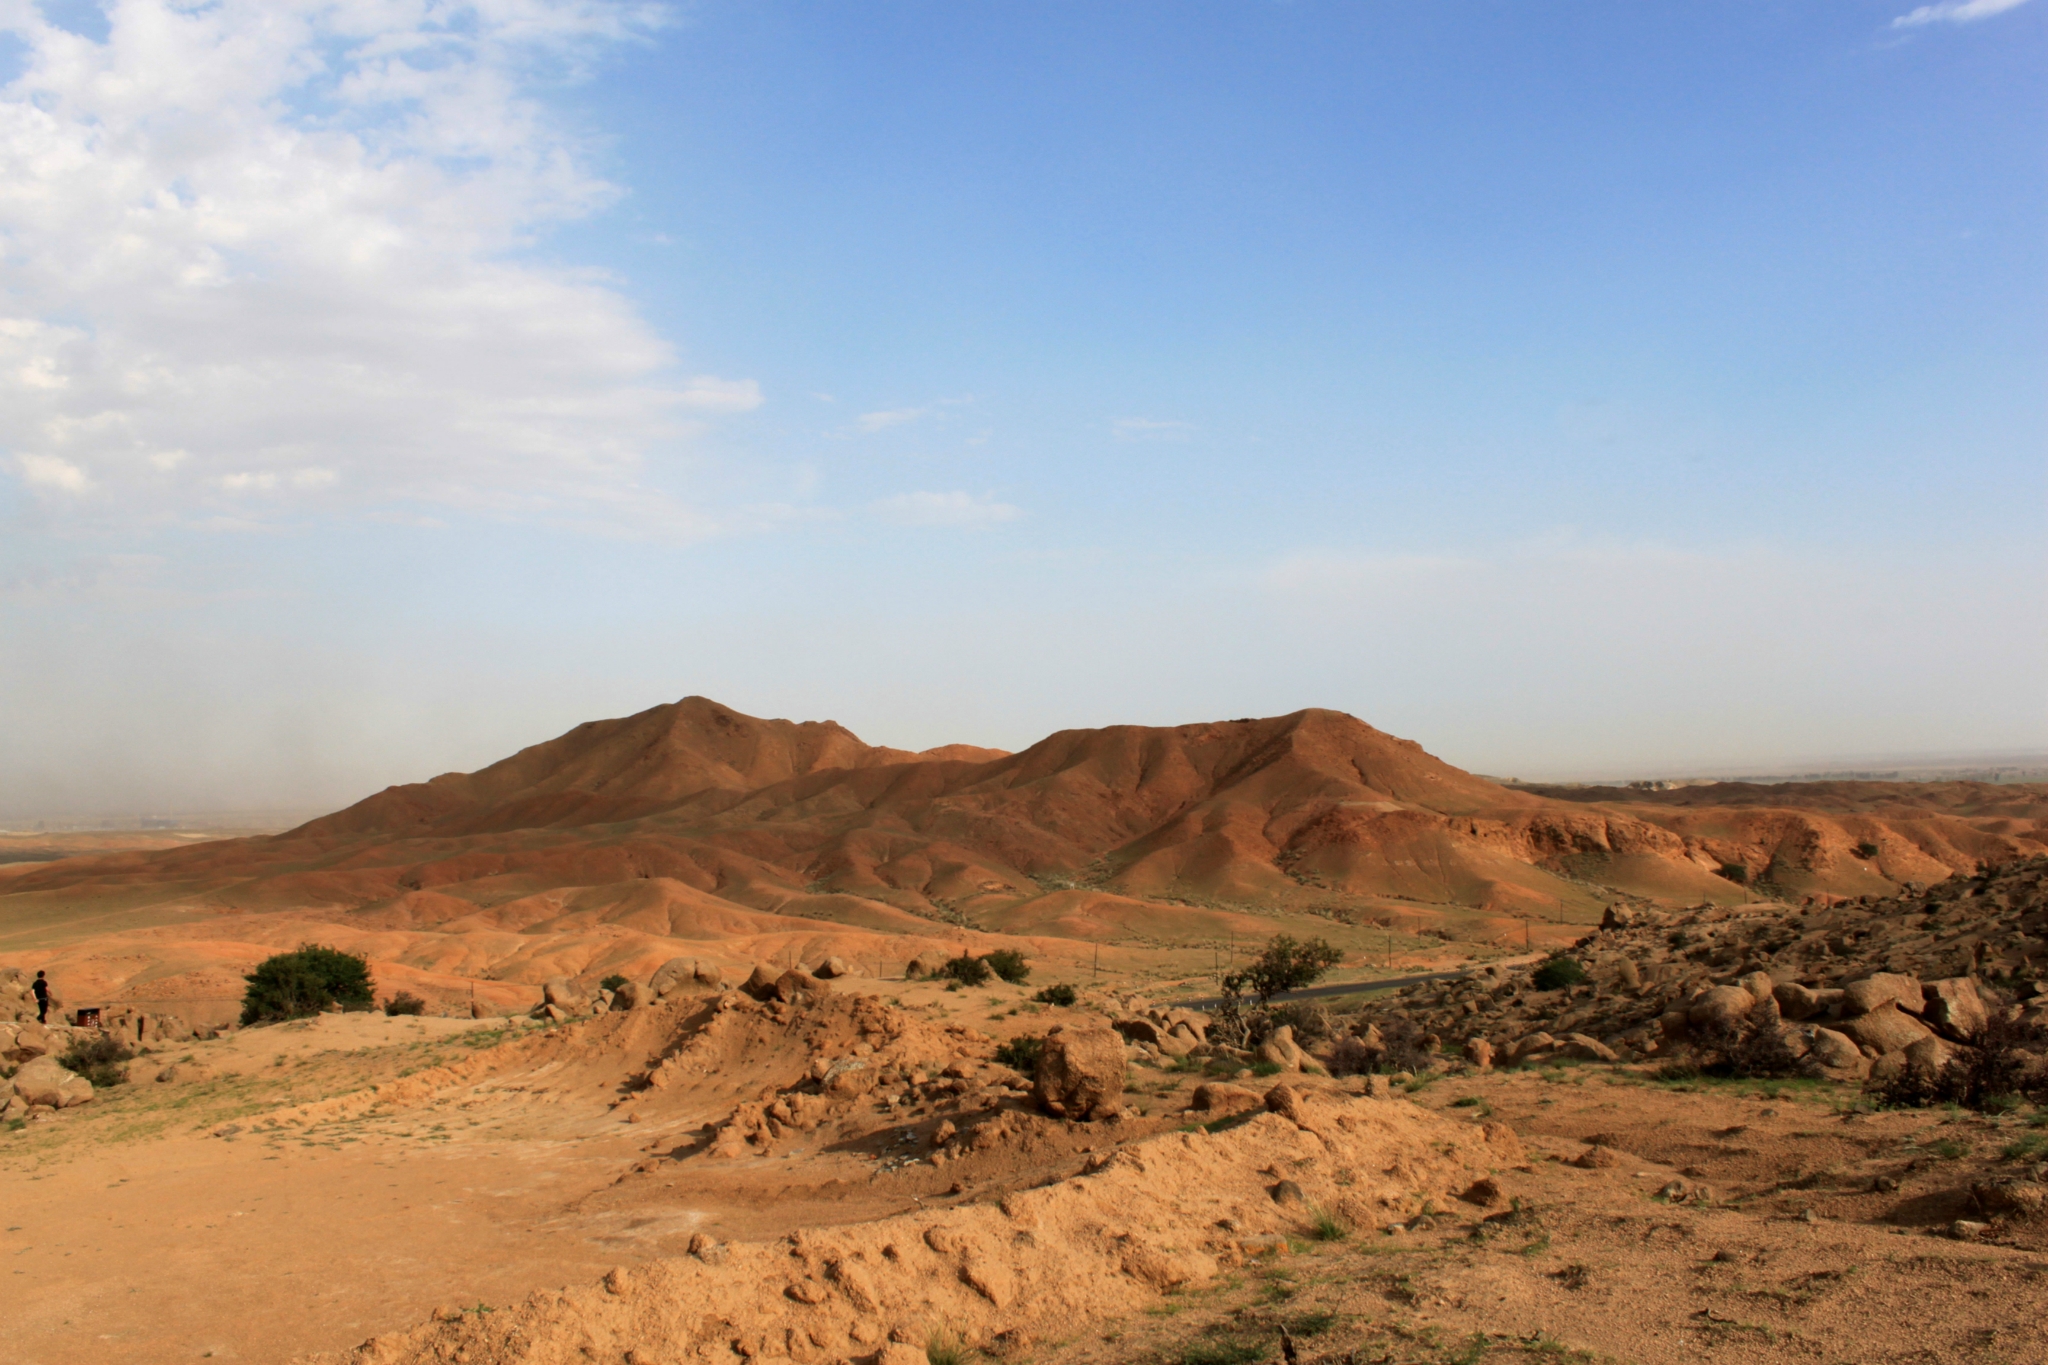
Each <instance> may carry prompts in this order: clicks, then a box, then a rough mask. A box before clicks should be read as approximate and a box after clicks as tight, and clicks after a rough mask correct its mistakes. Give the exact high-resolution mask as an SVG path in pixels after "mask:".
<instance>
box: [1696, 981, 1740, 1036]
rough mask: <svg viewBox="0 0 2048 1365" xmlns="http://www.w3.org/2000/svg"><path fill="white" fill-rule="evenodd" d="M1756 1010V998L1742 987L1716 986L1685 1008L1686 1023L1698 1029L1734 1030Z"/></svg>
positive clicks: (1699, 995) (1705, 991) (1700, 994)
mask: <svg viewBox="0 0 2048 1365" xmlns="http://www.w3.org/2000/svg"><path fill="white" fill-rule="evenodd" d="M1755 1008H1756V997H1755V996H1753V995H1751V994H1750V993H1749V992H1748V991H1747V990H1744V989H1743V988H1742V987H1741V986H1715V987H1713V988H1711V989H1709V990H1704V991H1701V992H1700V993H1699V994H1698V995H1697V996H1695V997H1694V998H1693V1000H1692V1002H1691V1003H1690V1004H1688V1005H1687V1006H1686V1008H1685V1021H1686V1023H1688V1024H1690V1025H1692V1026H1693V1027H1694V1028H1697V1029H1734V1028H1739V1027H1741V1025H1742V1021H1743V1020H1744V1019H1747V1018H1748V1017H1749V1012H1750V1011H1751V1010H1753V1009H1755Z"/></svg>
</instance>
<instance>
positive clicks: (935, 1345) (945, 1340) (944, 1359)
mask: <svg viewBox="0 0 2048 1365" xmlns="http://www.w3.org/2000/svg"><path fill="white" fill-rule="evenodd" d="M974 1355H975V1352H974V1349H973V1348H972V1347H970V1346H968V1345H967V1343H965V1342H963V1341H961V1340H960V1338H959V1336H958V1334H956V1333H953V1332H947V1331H935V1332H933V1333H932V1334H931V1335H930V1336H929V1337H927V1338H925V1343H924V1358H925V1365H967V1362H968V1361H970V1360H972V1359H973V1358H974Z"/></svg>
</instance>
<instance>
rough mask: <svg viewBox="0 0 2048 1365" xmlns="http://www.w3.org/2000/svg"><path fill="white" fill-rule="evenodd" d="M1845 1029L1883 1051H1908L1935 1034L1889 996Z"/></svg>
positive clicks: (1851, 1034)
mask: <svg viewBox="0 0 2048 1365" xmlns="http://www.w3.org/2000/svg"><path fill="white" fill-rule="evenodd" d="M1842 1032H1843V1033H1846V1034H1848V1035H1849V1036H1850V1037H1851V1038H1853V1039H1855V1040H1856V1041H1857V1042H1859V1043H1861V1044H1862V1045H1863V1046H1864V1047H1868V1048H1875V1049H1876V1050H1877V1051H1878V1052H1881V1053H1890V1052H1904V1051H1905V1050H1906V1049H1907V1048H1909V1047H1911V1046H1913V1044H1915V1043H1917V1042H1919V1041H1920V1040H1921V1039H1922V1038H1931V1037H1933V1036H1934V1030H1933V1029H1931V1028H1929V1027H1927V1025H1925V1024H1923V1023H1921V1022H1920V1021H1919V1020H1918V1019H1915V1018H1914V1017H1913V1016H1912V1015H1910V1014H1907V1013H1906V1012H1905V1011H1903V1010H1901V1009H1900V1008H1899V1007H1898V1005H1897V1004H1896V1003H1895V1002H1894V1001H1892V1000H1889V999H1887V1000H1885V1001H1883V1002H1882V1003H1880V1004H1879V1005H1878V1007H1877V1008H1876V1009H1873V1010H1869V1011H1867V1012H1865V1013H1863V1014H1859V1015H1857V1016H1856V1017H1855V1018H1854V1019H1851V1020H1849V1021H1847V1022H1846V1023H1844V1024H1843V1025H1842Z"/></svg>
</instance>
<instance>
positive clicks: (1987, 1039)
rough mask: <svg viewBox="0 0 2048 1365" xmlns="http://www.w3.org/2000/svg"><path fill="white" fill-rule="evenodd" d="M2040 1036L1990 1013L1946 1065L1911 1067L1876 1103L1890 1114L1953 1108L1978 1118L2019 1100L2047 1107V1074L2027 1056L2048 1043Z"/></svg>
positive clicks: (2033, 1029)
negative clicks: (1932, 1070) (1933, 1069)
mask: <svg viewBox="0 0 2048 1365" xmlns="http://www.w3.org/2000/svg"><path fill="white" fill-rule="evenodd" d="M2043 1035H2044V1030H2043V1029H2041V1028H2040V1027H2039V1026H2037V1025H2029V1024H2023V1023H2020V1022H2019V1021H2018V1020H2015V1019H2012V1018H2010V1017H2008V1016H2007V1015H2006V1014H2005V1013H2003V1012H2002V1011H2001V1012H1997V1013H1994V1014H1993V1015H1992V1016H1991V1020H1990V1022H1989V1023H1987V1024H1986V1025H1985V1026H1984V1027H1983V1028H1982V1029H1980V1030H1979V1031H1978V1032H1976V1033H1974V1034H1972V1035H1971V1036H1970V1046H1969V1048H1968V1049H1967V1050H1966V1051H1964V1052H1963V1053H1962V1054H1961V1055H1960V1056H1957V1057H1955V1058H1953V1059H1951V1060H1950V1062H1949V1063H1948V1065H1947V1066H1944V1067H1943V1068H1942V1069H1941V1070H1940V1071H1938V1072H1935V1073H1933V1074H1932V1075H1930V1074H1928V1073H1927V1072H1926V1071H1923V1070H1919V1069H1917V1068H1910V1067H1909V1068H1908V1069H1906V1070H1905V1071H1903V1072H1901V1073H1900V1074H1899V1075H1897V1076H1895V1077H1893V1078H1892V1079H1891V1080H1890V1081H1889V1082H1887V1083H1886V1084H1885V1085H1884V1086H1883V1087H1881V1088H1880V1089H1879V1090H1878V1092H1877V1101H1878V1103H1879V1104H1881V1105H1883V1106H1885V1107H1886V1108H1889V1109H1924V1108H1927V1107H1928V1106H1930V1105H1937V1104H1953V1105H1960V1106H1961V1107H1962V1108H1964V1109H1974V1110H1976V1111H1977V1112H1978V1113H1992V1112H1998V1111H2000V1110H2002V1109H2008V1108H2010V1107H2012V1106H2011V1103H2010V1102H2011V1101H2012V1100H2014V1099H2017V1098H2020V1097H2026V1098H2031V1099H2033V1100H2034V1101H2035V1102H2036V1103H2042V1102H2048V1072H2044V1071H2041V1070H2037V1069H2035V1066H2034V1060H2033V1057H2032V1055H2031V1052H2030V1049H2031V1048H2033V1047H2038V1046H2039V1045H2040V1044H2041V1043H2042V1042H2043V1041H2048V1039H2044V1036H2043Z"/></svg>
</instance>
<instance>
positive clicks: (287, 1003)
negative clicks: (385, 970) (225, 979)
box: [242, 943, 376, 1026]
mask: <svg viewBox="0 0 2048 1365" xmlns="http://www.w3.org/2000/svg"><path fill="white" fill-rule="evenodd" d="M242 979H243V980H244V981H246V982H247V983H248V990H247V991H245V992H244V993H243V996H242V1023H243V1024H244V1025H245V1026H246V1025H250V1024H271V1023H277V1022H279V1021H281V1020H285V1019H303V1018H306V1017H307V1016H309V1015H315V1014H318V1013H320V1011H322V1010H324V1009H326V1008H327V1007H328V1006H329V1005H339V1006H341V1008H343V1009H344V1010H350V1009H355V1010H366V1009H369V1008H370V1007H371V1006H372V1005H374V1004H375V1003H376V994H375V987H376V983H375V982H373V981H371V979H370V965H369V963H368V962H366V961H365V960H364V959H362V958H361V957H358V956H357V955H356V954H354V953H345V952H343V951H342V950H341V949H339V948H328V947H323V946H322V945H320V944H317V943H302V944H300V945H299V946H298V947H297V948H295V949H294V950H292V951H291V952H289V953H278V954H276V955H275V956H273V957H268V958H265V959H264V960H263V961H262V962H260V963H258V964H257V966H256V970H255V971H253V972H251V973H249V975H247V976H245V977H243V978H242Z"/></svg>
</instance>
